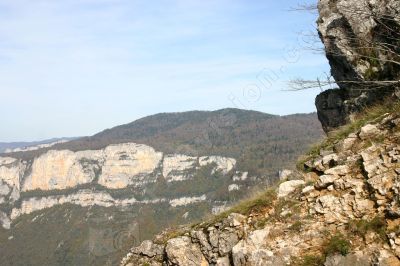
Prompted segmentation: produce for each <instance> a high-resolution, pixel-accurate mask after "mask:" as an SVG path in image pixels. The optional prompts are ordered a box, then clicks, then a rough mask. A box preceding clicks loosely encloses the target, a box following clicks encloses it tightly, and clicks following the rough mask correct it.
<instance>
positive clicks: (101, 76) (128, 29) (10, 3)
mask: <svg viewBox="0 0 400 266" xmlns="http://www.w3.org/2000/svg"><path fill="white" fill-rule="evenodd" d="M298 2H299V1H294V0H286V1H274V0H252V1H249V0H229V1H228V0H168V1H167V0H165V1H164V0H154V1H137V0H58V1H54V0H0V25H1V27H0V95H1V98H0V99H1V104H0V112H1V114H2V115H1V116H0V125H1V130H0V141H17V140H18V141H20V140H26V141H27V140H39V139H45V138H51V137H60V136H82V135H92V134H94V133H96V132H98V131H101V130H103V129H105V128H110V127H113V126H116V125H119V124H123V123H128V122H131V121H133V120H135V119H138V118H140V117H143V116H146V115H150V114H154V113H159V112H180V111H187V110H216V109H221V108H225V107H237V108H243V109H253V110H259V111H262V112H267V113H273V114H282V115H283V114H291V113H301V112H312V111H314V110H315V107H314V98H315V95H316V94H317V93H318V92H319V91H318V90H308V91H303V92H288V91H285V89H287V88H288V85H287V82H288V81H289V80H290V79H293V78H297V77H303V78H316V77H318V76H319V75H321V74H322V73H324V72H328V71H329V67H328V63H327V61H326V59H325V57H324V56H323V55H318V54H313V53H311V52H310V51H308V50H307V49H305V48H304V46H306V45H305V43H304V41H303V36H302V32H308V31H310V30H313V29H314V28H315V20H316V14H307V13H303V12H290V11H288V10H289V9H290V8H291V7H294V6H296V4H297V3H298ZM303 2H304V1H303ZM310 2H311V1H310Z"/></svg>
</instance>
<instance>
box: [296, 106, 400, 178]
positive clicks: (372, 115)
mask: <svg viewBox="0 0 400 266" xmlns="http://www.w3.org/2000/svg"><path fill="white" fill-rule="evenodd" d="M387 113H400V101H393V100H387V101H385V102H384V103H383V104H382V103H381V104H378V105H375V106H371V107H368V108H365V109H364V110H363V112H361V113H358V114H356V115H355V117H354V120H353V122H351V123H349V124H347V125H344V126H342V127H340V128H338V129H337V130H334V131H331V132H329V133H328V135H327V137H326V138H325V139H324V140H323V141H322V142H320V143H318V144H316V145H314V147H312V148H311V149H310V151H309V152H308V153H307V154H306V155H305V156H302V157H301V158H300V159H299V160H298V162H297V168H298V169H299V170H303V171H304V170H305V169H304V163H305V162H307V161H309V160H311V159H314V158H316V157H317V156H319V154H320V152H321V150H329V149H332V148H333V147H334V146H335V144H337V143H338V142H339V141H341V140H343V139H345V138H346V137H347V136H349V135H350V134H351V133H355V132H357V131H359V130H360V129H361V128H362V127H363V126H365V125H367V124H369V123H374V122H378V121H379V120H380V119H381V118H382V116H383V115H385V114H387Z"/></svg>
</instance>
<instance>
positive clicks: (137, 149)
mask: <svg viewBox="0 0 400 266" xmlns="http://www.w3.org/2000/svg"><path fill="white" fill-rule="evenodd" d="M162 156H163V154H162V153H161V152H156V151H155V150H154V149H153V148H152V147H149V146H146V145H141V144H133V143H132V144H120V145H111V146H108V147H107V148H106V149H105V150H104V157H105V158H104V160H105V161H104V165H103V167H102V174H101V176H100V178H99V184H100V185H103V186H105V187H107V188H111V189H118V188H125V187H127V186H128V185H132V184H135V183H136V182H140V181H143V179H145V178H146V176H147V175H150V174H152V173H153V172H154V171H155V170H156V168H158V167H159V165H160V162H161V159H162ZM147 181H150V180H147ZM153 181H154V180H153Z"/></svg>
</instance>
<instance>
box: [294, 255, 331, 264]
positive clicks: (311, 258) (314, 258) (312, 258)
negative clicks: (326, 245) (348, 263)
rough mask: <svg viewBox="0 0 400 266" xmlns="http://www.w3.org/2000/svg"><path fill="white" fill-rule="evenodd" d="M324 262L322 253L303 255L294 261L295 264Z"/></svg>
mask: <svg viewBox="0 0 400 266" xmlns="http://www.w3.org/2000/svg"><path fill="white" fill-rule="evenodd" d="M324 263H325V257H324V256H322V255H311V254H309V255H305V256H304V257H303V258H301V259H300V260H299V261H294V265H297V266H322V265H324Z"/></svg>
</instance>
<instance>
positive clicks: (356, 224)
mask: <svg viewBox="0 0 400 266" xmlns="http://www.w3.org/2000/svg"><path fill="white" fill-rule="evenodd" d="M348 226H349V230H350V231H351V232H352V233H354V234H357V235H359V236H361V237H363V238H365V236H366V234H367V233H368V232H375V233H377V234H378V235H379V236H380V237H381V238H382V239H384V240H385V239H386V228H387V226H386V221H385V218H384V217H382V216H377V217H375V218H373V219H372V220H369V221H368V220H353V221H350V222H349V225H348Z"/></svg>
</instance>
